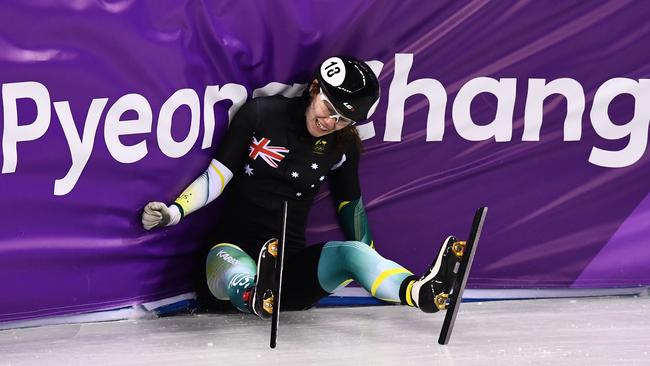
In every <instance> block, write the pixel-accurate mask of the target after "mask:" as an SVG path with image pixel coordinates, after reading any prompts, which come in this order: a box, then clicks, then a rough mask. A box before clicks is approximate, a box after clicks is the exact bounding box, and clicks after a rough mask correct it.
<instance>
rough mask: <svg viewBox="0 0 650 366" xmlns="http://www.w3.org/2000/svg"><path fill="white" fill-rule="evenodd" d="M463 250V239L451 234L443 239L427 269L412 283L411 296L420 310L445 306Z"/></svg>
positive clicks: (440, 308) (442, 308)
mask: <svg viewBox="0 0 650 366" xmlns="http://www.w3.org/2000/svg"><path fill="white" fill-rule="evenodd" d="M464 252H465V242H464V241H458V240H457V239H456V238H455V237H453V236H449V237H447V239H445V241H444V242H443V243H442V246H441V247H440V251H439V252H438V256H437V257H436V258H435V260H434V261H433V263H431V266H430V267H429V269H428V270H427V271H426V272H425V273H424V274H423V275H422V277H420V279H418V280H416V281H415V282H414V283H413V287H412V290H411V291H412V292H411V297H412V298H413V300H414V302H415V304H416V305H417V307H419V308H420V310H422V311H424V312H425V313H435V312H437V311H439V310H445V309H446V308H447V305H448V304H449V302H448V298H449V293H450V292H451V289H452V288H453V287H454V283H455V282H456V276H457V274H458V269H459V268H460V262H461V259H462V257H463V254H464Z"/></svg>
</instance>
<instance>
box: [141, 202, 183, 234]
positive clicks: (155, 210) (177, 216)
mask: <svg viewBox="0 0 650 366" xmlns="http://www.w3.org/2000/svg"><path fill="white" fill-rule="evenodd" d="M180 220H181V212H180V211H179V210H178V207H176V205H171V206H169V207H167V205H165V204H164V203H162V202H149V203H147V205H146V206H144V210H143V211H142V226H143V227H144V228H145V230H151V229H153V228H155V227H161V226H171V225H176V224H178V222H179V221H180Z"/></svg>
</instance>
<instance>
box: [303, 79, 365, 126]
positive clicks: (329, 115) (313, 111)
mask: <svg viewBox="0 0 650 366" xmlns="http://www.w3.org/2000/svg"><path fill="white" fill-rule="evenodd" d="M309 94H310V95H311V100H310V103H309V106H308V107H307V111H305V118H306V119H307V130H308V131H309V133H310V134H311V135H312V136H314V137H322V136H325V135H329V134H330V133H332V132H334V131H338V130H340V129H343V128H345V127H347V126H350V125H352V124H354V121H352V120H350V119H347V118H345V117H343V116H342V115H340V114H339V113H338V112H337V111H336V109H334V106H333V105H332V103H330V101H329V100H328V99H327V96H325V94H324V93H323V91H322V89H321V88H320V87H319V85H318V80H314V81H312V83H311V85H310V86H309Z"/></svg>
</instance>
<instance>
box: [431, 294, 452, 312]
mask: <svg viewBox="0 0 650 366" xmlns="http://www.w3.org/2000/svg"><path fill="white" fill-rule="evenodd" d="M448 300H449V294H446V293H444V292H443V293H440V294H438V295H436V297H435V298H434V299H433V302H434V304H436V307H437V308H438V310H445V309H446V308H447V304H448V303H449V301H448Z"/></svg>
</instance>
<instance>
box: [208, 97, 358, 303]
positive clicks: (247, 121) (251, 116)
mask: <svg viewBox="0 0 650 366" xmlns="http://www.w3.org/2000/svg"><path fill="white" fill-rule="evenodd" d="M308 104H309V96H308V94H306V93H305V94H303V96H301V97H298V98H285V97H282V96H272V97H261V98H255V99H252V100H249V101H248V102H246V103H245V104H244V105H243V106H242V107H241V109H240V110H239V111H238V112H237V114H236V115H235V117H234V118H233V120H232V122H231V124H230V126H229V128H228V131H227V132H226V136H225V138H224V139H223V141H222V143H221V144H220V146H219V147H218V149H217V153H216V156H215V159H216V160H218V161H219V162H221V163H222V164H224V165H225V166H226V167H228V169H230V170H231V171H232V172H233V175H234V177H233V179H232V180H231V181H230V182H229V183H228V185H227V186H226V188H225V190H224V192H223V195H224V199H225V205H224V207H223V209H222V211H221V212H222V214H221V217H220V220H219V222H218V224H217V228H216V230H215V233H216V234H215V237H214V238H213V240H212V241H211V243H210V247H211V246H213V245H215V244H218V243H231V244H235V245H237V246H239V247H240V248H242V249H243V250H244V251H245V252H246V253H248V255H250V256H251V257H252V258H253V260H255V261H256V260H257V255H258V252H259V250H260V248H261V247H262V245H263V244H264V243H265V242H266V241H267V240H268V239H270V238H279V237H280V235H281V220H282V218H281V215H282V202H283V201H288V207H289V209H288V215H287V236H286V248H285V258H286V260H287V262H286V267H285V279H286V277H287V275H289V276H292V275H291V273H295V276H300V275H301V274H302V275H304V276H306V277H309V278H308V280H307V281H306V283H303V284H301V286H306V287H314V286H316V287H318V289H320V286H318V282H317V278H316V268H315V267H316V266H317V263H318V258H319V256H320V247H319V248H318V249H315V248H314V250H311V251H309V250H305V247H306V243H305V228H306V224H307V217H308V214H309V210H310V208H311V206H312V203H313V200H314V197H315V196H316V194H317V193H318V191H319V189H320V186H321V184H322V183H323V182H324V181H325V180H328V181H329V186H330V189H331V191H332V195H333V197H334V199H335V201H336V202H337V203H339V202H342V201H352V200H355V199H358V198H359V197H360V195H361V193H360V187H359V178H358V173H357V169H358V162H359V152H358V150H357V147H356V145H355V143H354V141H353V140H351V141H349V142H345V143H342V142H341V141H337V139H340V137H339V136H338V134H337V133H332V134H329V135H326V136H323V137H320V138H317V137H313V136H312V135H311V134H310V133H309V131H308V130H307V126H306V119H305V111H306V109H307V107H308ZM286 150H288V152H286ZM204 254H207V250H206V251H205V252H204ZM203 258H205V256H204V257H203ZM292 258H294V259H295V260H292ZM292 262H294V263H293V264H292ZM296 262H301V264H300V268H298V266H296ZM314 262H315V263H314ZM202 267H205V263H203V265H202ZM292 267H294V268H292ZM300 271H311V272H313V273H312V275H311V276H310V275H309V274H307V273H296V272H300ZM314 281H316V283H313V282H314ZM202 282H203V283H205V277H203V279H202ZM283 282H284V281H283ZM289 287H291V286H289ZM283 288H284V286H283ZM204 290H205V285H204ZM305 290H306V289H305V288H303V289H302V290H301V291H305ZM316 292H317V295H318V296H323V295H326V293H324V292H323V291H322V289H320V291H316ZM208 293H209V292H208ZM202 297H204V296H202ZM284 297H285V296H284V293H283V298H284ZM308 305H311V304H308Z"/></svg>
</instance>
